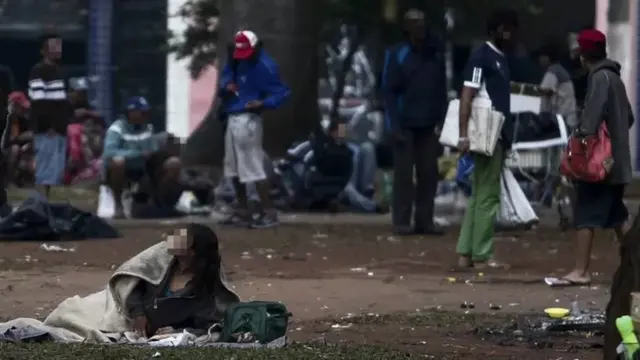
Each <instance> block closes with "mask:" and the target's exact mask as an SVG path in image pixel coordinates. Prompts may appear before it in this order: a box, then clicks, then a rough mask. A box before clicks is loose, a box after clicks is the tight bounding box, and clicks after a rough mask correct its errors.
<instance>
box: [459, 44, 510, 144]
mask: <svg viewBox="0 0 640 360" xmlns="http://www.w3.org/2000/svg"><path fill="white" fill-rule="evenodd" d="M463 85H464V86H466V87H470V88H474V89H478V90H479V91H481V90H483V89H484V90H486V91H487V94H488V95H489V98H490V99H491V103H492V104H493V107H494V108H495V109H496V110H498V111H500V112H501V113H502V114H504V116H505V124H504V126H503V127H502V139H503V140H504V142H506V144H505V145H507V147H509V146H510V144H511V141H512V139H513V130H512V129H513V125H512V123H511V116H510V115H511V84H510V74H509V64H508V62H507V58H506V57H505V55H504V53H503V52H502V51H500V50H499V49H498V48H496V47H495V46H494V45H493V44H492V43H490V42H488V41H487V42H486V43H484V44H483V45H482V46H480V48H478V49H477V50H476V51H474V52H473V54H471V57H470V58H469V60H468V62H467V66H466V67H465V69H464V83H463Z"/></svg>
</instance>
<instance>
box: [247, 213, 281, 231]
mask: <svg viewBox="0 0 640 360" xmlns="http://www.w3.org/2000/svg"><path fill="white" fill-rule="evenodd" d="M278 225H280V221H278V215H275V214H266V213H265V214H262V215H260V216H259V217H257V218H256V219H254V220H253V221H252V222H251V224H250V225H249V227H250V228H252V229H269V228H273V227H276V226H278Z"/></svg>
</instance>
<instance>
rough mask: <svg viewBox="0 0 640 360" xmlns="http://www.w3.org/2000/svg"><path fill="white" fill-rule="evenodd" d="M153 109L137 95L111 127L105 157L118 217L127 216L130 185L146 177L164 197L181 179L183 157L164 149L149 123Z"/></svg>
mask: <svg viewBox="0 0 640 360" xmlns="http://www.w3.org/2000/svg"><path fill="white" fill-rule="evenodd" d="M149 110H150V106H149V103H148V102H147V100H146V99H145V98H144V97H142V96H134V97H132V98H130V99H129V100H128V101H127V111H126V118H125V119H119V120H116V121H115V122H114V123H113V124H112V125H111V126H110V127H109V129H108V130H107V135H106V137H105V146H104V154H103V155H102V160H103V164H104V170H105V177H106V179H105V180H106V185H107V186H109V187H110V188H111V190H112V192H113V196H114V202H115V208H116V209H115V214H114V217H117V218H121V217H123V216H124V208H123V205H122V192H123V191H124V190H125V187H127V185H128V184H132V183H139V182H140V181H141V180H142V179H143V178H145V177H146V178H147V179H148V180H149V181H150V182H152V183H153V184H154V187H155V189H154V190H155V191H156V192H157V193H158V195H159V196H158V197H159V198H161V197H162V195H163V194H164V193H165V192H166V191H168V190H169V189H170V188H171V187H172V185H173V184H175V183H177V182H178V181H179V178H180V159H179V158H178V157H175V156H171V155H170V154H169V152H167V151H161V148H160V146H159V145H160V144H158V141H157V138H156V137H154V135H153V126H152V125H151V124H150V123H149Z"/></svg>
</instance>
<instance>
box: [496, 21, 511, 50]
mask: <svg viewBox="0 0 640 360" xmlns="http://www.w3.org/2000/svg"><path fill="white" fill-rule="evenodd" d="M515 32H516V29H515V28H513V27H512V26H505V25H500V26H499V27H498V29H497V30H496V33H495V34H494V42H495V45H496V46H498V47H499V48H500V49H505V50H506V49H510V48H512V47H513V45H514V44H515Z"/></svg>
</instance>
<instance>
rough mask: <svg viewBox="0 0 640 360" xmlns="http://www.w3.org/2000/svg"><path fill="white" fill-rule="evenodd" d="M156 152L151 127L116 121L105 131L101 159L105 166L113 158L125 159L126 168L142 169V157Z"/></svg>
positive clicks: (143, 161)
mask: <svg viewBox="0 0 640 360" xmlns="http://www.w3.org/2000/svg"><path fill="white" fill-rule="evenodd" d="M157 150H158V143H157V141H156V139H155V138H154V137H153V125H151V124H143V125H134V124H131V123H129V122H128V121H127V120H126V119H118V120H116V121H115V122H114V123H113V124H111V126H109V129H108V130H107V134H106V136H105V139H104V152H103V154H102V159H103V160H104V164H105V165H106V164H108V163H109V161H110V160H112V159H113V158H117V157H120V158H123V159H125V161H126V162H127V166H133V167H144V164H145V159H144V157H143V155H144V154H145V153H152V152H155V151H157Z"/></svg>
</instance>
